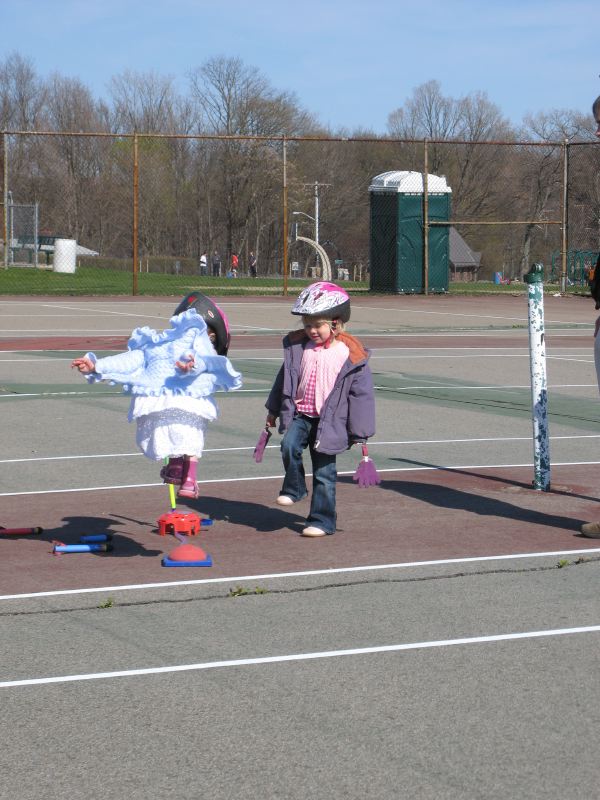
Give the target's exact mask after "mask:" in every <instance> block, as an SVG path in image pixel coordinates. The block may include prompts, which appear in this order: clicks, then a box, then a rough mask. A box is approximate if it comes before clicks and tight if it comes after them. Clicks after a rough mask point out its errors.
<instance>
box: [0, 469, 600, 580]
mask: <svg viewBox="0 0 600 800" xmlns="http://www.w3.org/2000/svg"><path fill="white" fill-rule="evenodd" d="M555 472H556V479H557V485H556V488H555V490H554V491H551V492H549V493H541V492H535V491H533V490H532V489H529V488H528V482H529V481H530V476H531V471H530V470H529V469H523V468H521V469H514V470H510V472H509V471H508V470H489V469H485V470H479V471H475V470H473V471H469V470H436V471H415V470H410V471H406V472H398V473H395V474H393V475H391V474H389V473H387V474H386V475H385V476H384V479H383V482H382V484H381V485H380V486H378V487H373V488H369V489H359V488H357V487H356V486H355V485H354V484H352V481H351V479H350V478H348V477H342V478H341V479H340V483H339V487H338V503H339V508H340V509H343V511H341V512H340V513H339V517H338V531H337V533H336V534H335V535H334V536H328V537H326V538H325V539H323V540H318V541H314V540H309V539H304V538H303V537H301V536H299V535H298V534H299V531H300V529H301V528H302V526H303V521H304V516H303V514H305V513H306V511H307V508H308V505H307V500H304V501H302V502H301V503H299V504H298V505H297V506H296V507H294V508H293V509H292V510H291V511H288V510H287V509H285V510H283V509H280V508H279V507H278V506H276V505H275V504H274V502H273V501H274V498H275V497H276V495H277V492H278V488H279V483H280V481H279V480H278V479H276V480H271V481H269V480H264V481H257V482H246V483H239V484H236V486H235V489H234V490H232V487H231V486H230V485H229V484H227V483H225V482H224V483H221V484H219V483H217V484H204V485H201V492H202V494H201V497H200V498H199V499H198V500H197V501H190V502H189V505H187V506H186V507H185V508H187V509H189V511H193V512H196V513H199V514H200V515H201V516H210V517H211V518H212V519H213V520H214V525H213V526H212V527H210V528H207V529H203V530H202V531H201V533H200V535H199V536H198V537H193V539H192V541H193V543H194V544H197V545H199V546H201V547H202V548H203V549H204V550H206V551H207V552H208V553H209V554H210V555H211V556H212V558H213V564H214V565H213V567H211V568H210V569H201V568H194V569H185V568H165V567H162V566H161V558H162V556H163V554H165V553H168V552H169V551H170V550H171V549H172V548H173V547H175V546H176V545H177V541H176V540H174V539H173V537H172V536H168V537H165V536H159V535H158V530H157V519H158V517H159V516H160V514H162V513H163V512H164V511H165V509H167V510H168V499H167V496H166V488H165V487H152V488H144V489H131V490H127V489H121V490H118V491H97V492H81V493H79V492H78V493H65V494H62V495H60V494H49V495H33V496H29V497H27V498H22V499H18V498H6V497H3V498H0V513H1V514H2V519H3V524H4V525H5V527H8V526H9V525H10V526H16V525H17V524H19V525H22V524H24V523H27V524H29V523H31V524H32V525H37V524H43V525H44V526H45V531H44V533H43V535H42V536H27V537H10V541H9V540H8V539H9V537H1V536H0V548H1V549H2V560H1V562H0V586H1V587H2V594H17V593H25V592H43V591H52V590H59V589H65V588H72V589H76V588H85V587H102V586H116V585H121V584H128V585H130V584H140V583H149V582H152V583H154V582H164V581H179V580H188V579H196V578H209V577H225V576H232V579H233V578H234V577H236V576H250V575H263V574H271V573H281V572H296V571H303V570H318V569H331V568H340V567H354V566H364V565H379V564H387V563H389V564H394V563H404V562H413V561H432V560H438V559H451V558H468V557H476V556H490V555H504V554H508V553H530V552H531V553H536V552H548V551H560V550H576V549H584V548H590V549H593V548H595V547H596V546H597V545H598V542H596V541H595V540H592V539H584V538H582V537H581V536H580V535H579V533H578V530H579V526H580V525H581V523H582V522H584V521H586V520H588V519H592V518H594V513H596V512H597V508H598V501H597V498H596V495H595V487H594V485H593V481H591V480H590V477H589V470H588V469H586V468H585V467H562V468H557V469H556V471H555ZM232 495H233V496H232ZM179 508H180V509H181V508H184V507H183V506H181V505H180V506H179ZM84 509H88V510H87V511H86V510H84ZM89 509H93V512H92V511H90V510H89ZM105 532H111V533H112V534H113V544H114V551H113V552H112V553H101V554H95V553H86V554H65V555H58V556H56V555H52V542H53V541H54V540H57V539H59V540H60V541H62V542H64V543H75V542H77V541H79V538H80V536H81V535H82V534H92V533H105Z"/></svg>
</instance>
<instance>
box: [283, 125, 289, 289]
mask: <svg viewBox="0 0 600 800" xmlns="http://www.w3.org/2000/svg"><path fill="white" fill-rule="evenodd" d="M287 295H288V185H287V143H286V140H285V136H284V137H283V296H284V297H287Z"/></svg>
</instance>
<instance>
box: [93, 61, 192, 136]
mask: <svg viewBox="0 0 600 800" xmlns="http://www.w3.org/2000/svg"><path fill="white" fill-rule="evenodd" d="M109 92H110V96H111V99H112V107H113V118H114V119H113V129H114V130H115V131H118V132H122V133H132V132H133V131H138V132H139V133H168V132H175V129H174V123H175V121H176V119H175V113H174V111H175V107H176V93H175V90H174V88H173V79H172V78H171V77H161V76H160V75H157V74H156V73H154V72H146V73H141V72H134V71H132V70H125V72H123V73H121V74H120V75H115V76H114V77H113V78H111V81H110V85H109Z"/></svg>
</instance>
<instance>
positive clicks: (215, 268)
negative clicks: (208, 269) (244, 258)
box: [212, 250, 221, 278]
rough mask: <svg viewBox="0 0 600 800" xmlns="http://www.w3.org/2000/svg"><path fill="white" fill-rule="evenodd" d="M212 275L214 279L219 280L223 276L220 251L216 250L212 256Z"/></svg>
mask: <svg viewBox="0 0 600 800" xmlns="http://www.w3.org/2000/svg"><path fill="white" fill-rule="evenodd" d="M212 274H213V278H219V277H220V275H221V256H220V255H219V251H218V250H215V251H214V253H213V255H212Z"/></svg>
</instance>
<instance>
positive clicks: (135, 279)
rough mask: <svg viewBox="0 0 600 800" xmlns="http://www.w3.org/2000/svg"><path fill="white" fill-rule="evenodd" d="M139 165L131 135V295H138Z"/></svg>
mask: <svg viewBox="0 0 600 800" xmlns="http://www.w3.org/2000/svg"><path fill="white" fill-rule="evenodd" d="M139 177H140V176H139V164H138V135H137V133H134V134H133V276H132V277H133V284H132V294H137V293H138V224H139V214H140V209H139V201H140V198H139V188H140V186H139Z"/></svg>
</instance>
